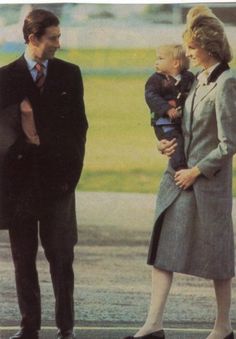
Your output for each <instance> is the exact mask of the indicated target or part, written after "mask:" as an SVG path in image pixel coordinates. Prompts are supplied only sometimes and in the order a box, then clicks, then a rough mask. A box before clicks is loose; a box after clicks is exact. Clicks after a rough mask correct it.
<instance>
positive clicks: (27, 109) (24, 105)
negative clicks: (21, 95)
mask: <svg viewBox="0 0 236 339" xmlns="http://www.w3.org/2000/svg"><path fill="white" fill-rule="evenodd" d="M20 110H21V113H22V114H23V115H28V114H31V113H32V111H33V110H32V106H31V103H30V101H29V99H28V98H25V99H24V100H23V101H22V102H21V103H20Z"/></svg>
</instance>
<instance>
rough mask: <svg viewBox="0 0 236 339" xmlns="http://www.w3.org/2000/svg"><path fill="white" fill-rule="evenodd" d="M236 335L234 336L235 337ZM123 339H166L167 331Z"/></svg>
mask: <svg viewBox="0 0 236 339" xmlns="http://www.w3.org/2000/svg"><path fill="white" fill-rule="evenodd" d="M233 338H234V337H232V339H233ZM123 339H165V332H164V331H163V330H160V331H156V332H152V333H150V334H146V335H144V336H142V337H133V336H128V337H125V338H123ZM225 339H231V337H229V338H228V337H227V338H225Z"/></svg>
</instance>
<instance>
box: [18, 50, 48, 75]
mask: <svg viewBox="0 0 236 339" xmlns="http://www.w3.org/2000/svg"><path fill="white" fill-rule="evenodd" d="M24 58H25V60H26V62H27V66H28V69H29V71H32V70H33V69H34V67H35V65H36V64H37V61H35V60H33V59H32V57H31V56H30V55H29V53H28V51H27V50H26V51H25V53H24ZM41 64H42V65H43V66H44V67H45V69H47V66H48V60H45V61H43V62H41Z"/></svg>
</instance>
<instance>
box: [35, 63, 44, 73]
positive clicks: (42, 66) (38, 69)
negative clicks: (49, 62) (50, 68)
mask: <svg viewBox="0 0 236 339" xmlns="http://www.w3.org/2000/svg"><path fill="white" fill-rule="evenodd" d="M34 67H35V69H36V70H37V72H39V73H42V72H43V71H44V65H43V64H40V63H37V64H36V65H35V66H34Z"/></svg>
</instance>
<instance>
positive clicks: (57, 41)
mask: <svg viewBox="0 0 236 339" xmlns="http://www.w3.org/2000/svg"><path fill="white" fill-rule="evenodd" d="M55 47H56V48H60V47H61V45H60V40H59V39H57V40H56V42H55Z"/></svg>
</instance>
